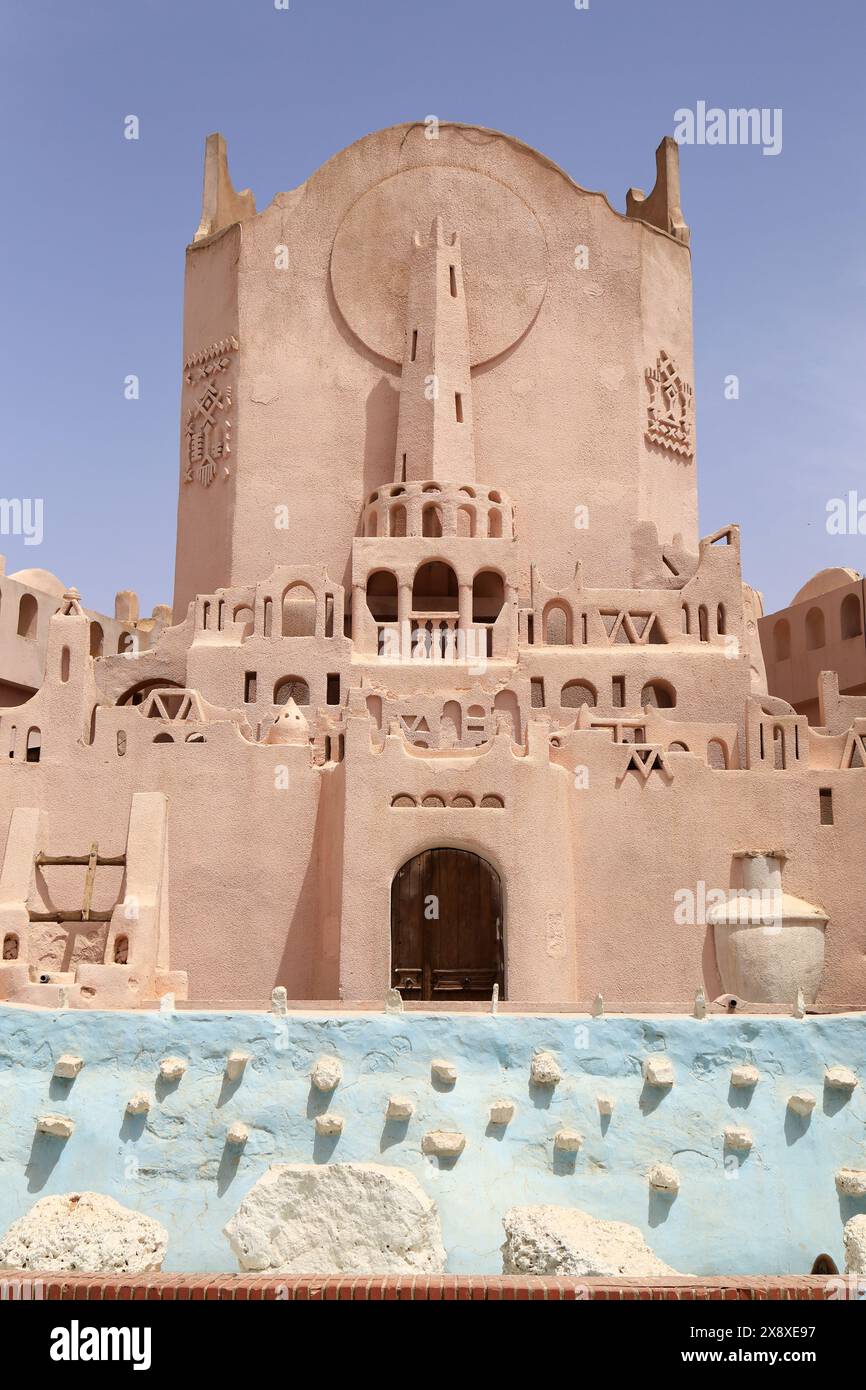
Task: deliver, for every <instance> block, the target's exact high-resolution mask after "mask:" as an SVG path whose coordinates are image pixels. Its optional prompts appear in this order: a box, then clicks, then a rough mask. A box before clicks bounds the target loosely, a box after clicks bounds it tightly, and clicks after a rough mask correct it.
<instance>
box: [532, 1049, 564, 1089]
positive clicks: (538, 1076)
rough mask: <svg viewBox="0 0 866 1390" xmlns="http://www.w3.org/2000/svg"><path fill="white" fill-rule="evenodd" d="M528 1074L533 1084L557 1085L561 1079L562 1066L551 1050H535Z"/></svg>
mask: <svg viewBox="0 0 866 1390" xmlns="http://www.w3.org/2000/svg"><path fill="white" fill-rule="evenodd" d="M529 1076H530V1080H531V1081H532V1083H533V1085H534V1086H558V1085H559V1083H560V1081H561V1080H562V1068H561V1067H560V1065H559V1063H558V1062H557V1060H556V1058H555V1057H554V1055H553V1053H552V1052H536V1054H535V1056H534V1057H533V1059H532V1064H531V1066H530V1068H529Z"/></svg>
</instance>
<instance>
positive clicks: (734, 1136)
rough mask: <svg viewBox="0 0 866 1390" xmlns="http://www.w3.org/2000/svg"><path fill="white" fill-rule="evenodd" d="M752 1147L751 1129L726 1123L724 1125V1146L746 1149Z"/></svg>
mask: <svg viewBox="0 0 866 1390" xmlns="http://www.w3.org/2000/svg"><path fill="white" fill-rule="evenodd" d="M751 1147H752V1133H751V1130H748V1129H744V1128H743V1127H742V1126H740V1125H727V1126H726V1127H725V1148H726V1149H743V1150H748V1149H750V1148H751Z"/></svg>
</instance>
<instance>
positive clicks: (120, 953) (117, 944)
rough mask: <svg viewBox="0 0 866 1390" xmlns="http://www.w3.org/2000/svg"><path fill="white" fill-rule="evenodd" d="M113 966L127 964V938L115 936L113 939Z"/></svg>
mask: <svg viewBox="0 0 866 1390" xmlns="http://www.w3.org/2000/svg"><path fill="white" fill-rule="evenodd" d="M114 964H115V965H128V964H129V937H128V936H116V937H115V938H114Z"/></svg>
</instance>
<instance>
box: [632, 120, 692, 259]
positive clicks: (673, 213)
mask: <svg viewBox="0 0 866 1390" xmlns="http://www.w3.org/2000/svg"><path fill="white" fill-rule="evenodd" d="M625 215H626V217H633V218H634V219H635V220H636V221H638V222H649V224H650V226H652V227H658V228H659V229H660V230H661V231H663V232H667V233H668V235H669V236H672V237H675V238H676V240H677V241H681V242H682V243H683V245H684V246H688V244H689V229H688V226H687V225H686V221H685V218H684V217H683V214H682V209H681V207H680V147H679V145H678V144H677V142H676V140H674V138H673V136H671V135H666V136H665V138H664V139H663V140H662V142H661V144H660V145H659V147H658V149H657V150H656V181H655V184H654V186H653V191H652V193H650V195H649V197H647V195H646V194H645V193H643V192H641V190H640V189H639V188H630V189H629V190H628V193H627V194H626V196H625Z"/></svg>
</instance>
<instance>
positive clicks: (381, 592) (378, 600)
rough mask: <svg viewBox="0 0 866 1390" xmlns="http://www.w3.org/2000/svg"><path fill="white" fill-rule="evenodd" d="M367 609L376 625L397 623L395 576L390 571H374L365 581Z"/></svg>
mask: <svg viewBox="0 0 866 1390" xmlns="http://www.w3.org/2000/svg"><path fill="white" fill-rule="evenodd" d="M367 607H368V608H369V610H370V612H371V613H372V615H373V617H374V618H375V620H376V622H377V623H395V622H396V621H397V576H396V574H392V573H391V571H390V570H374V571H373V573H372V574H371V575H370V576H369V578H368V579H367Z"/></svg>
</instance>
